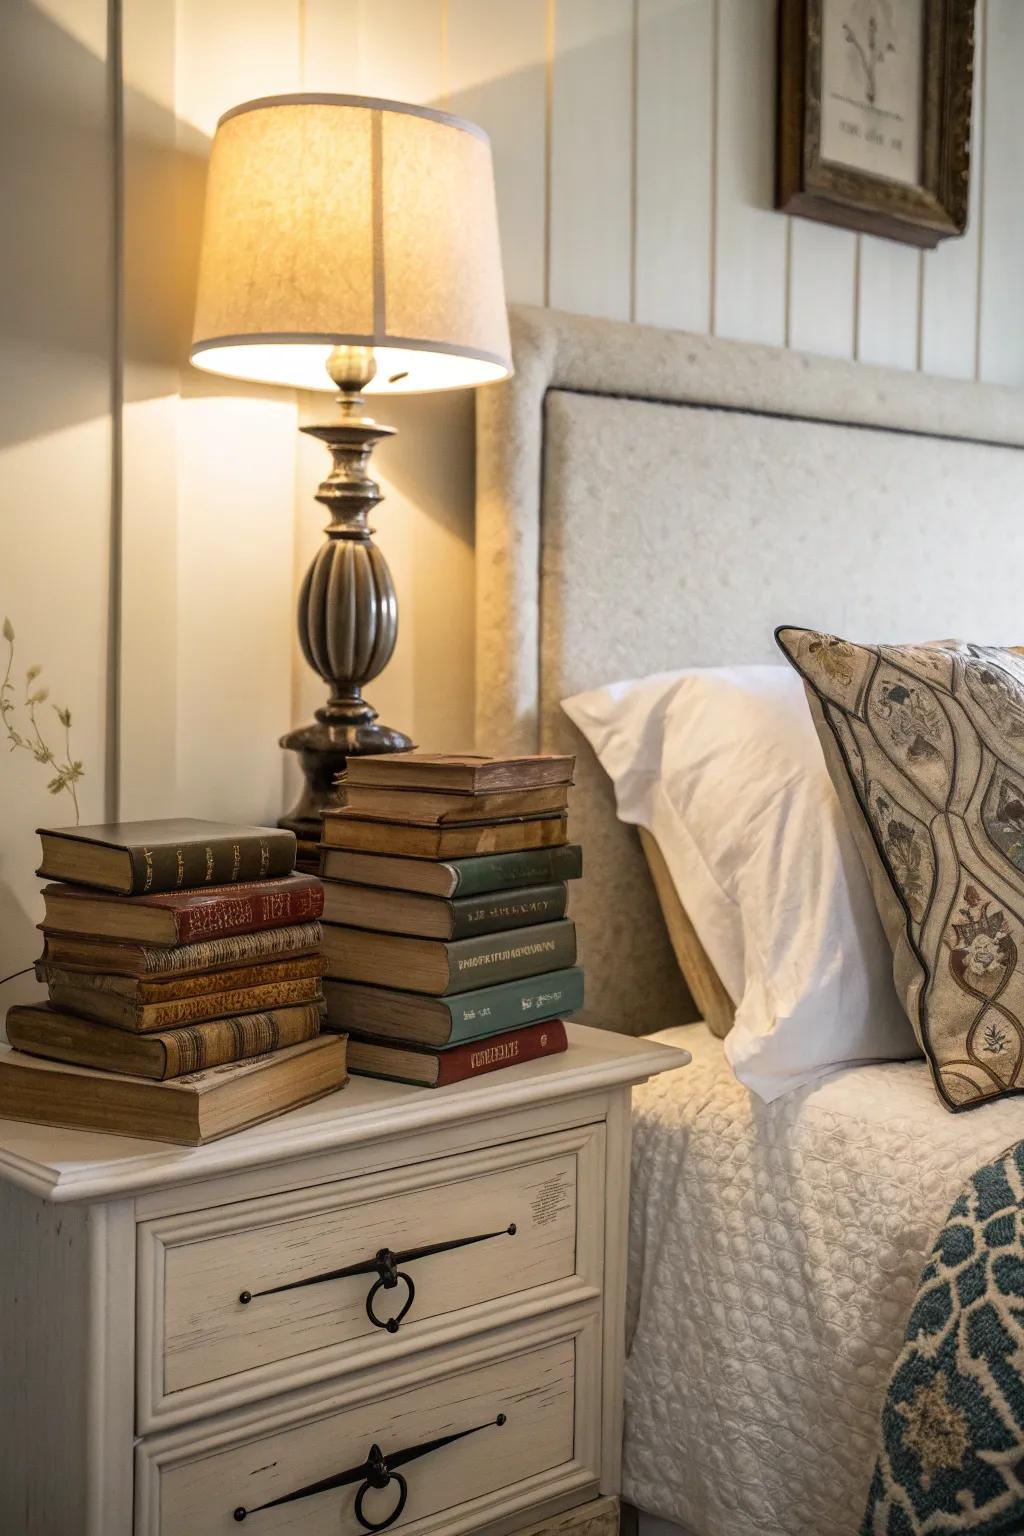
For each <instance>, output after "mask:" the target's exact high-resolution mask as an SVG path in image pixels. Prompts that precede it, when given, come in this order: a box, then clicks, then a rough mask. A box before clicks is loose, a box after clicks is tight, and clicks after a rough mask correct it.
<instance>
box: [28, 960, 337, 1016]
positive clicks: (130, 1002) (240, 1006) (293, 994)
mask: <svg viewBox="0 0 1024 1536" xmlns="http://www.w3.org/2000/svg"><path fill="white" fill-rule="evenodd" d="M323 963H324V962H323V961H321V966H322V965H323ZM254 969H255V968H254ZM215 974H216V975H219V976H224V975H229V974H230V972H225V971H219V972H216V973H215ZM257 974H258V972H257ZM37 975H38V976H39V979H40V980H41V981H45V982H46V985H47V988H48V990H49V994H50V1001H51V1003H54V1004H56V1006H57V1007H58V1008H66V1009H67V1011H68V1012H69V1013H77V1014H80V1015H81V1017H82V1018H84V1019H96V1020H97V1021H98V1022H99V1023H101V1024H112V1025H113V1026H114V1028H115V1029H130V1030H134V1031H135V1033H136V1034H147V1033H148V1032H149V1031H151V1030H154V1029H176V1028H178V1027H179V1026H184V1025H188V1024H201V1023H202V1022H203V1020H204V1019H226V1018H232V1017H234V1016H235V1015H237V1014H242V1013H265V1012H266V1011H267V1009H270V1008H294V1007H298V1006H300V1005H301V1004H304V1003H319V1002H322V1000H323V986H322V984H321V981H320V977H319V975H315V976H307V977H298V978H296V979H295V980H293V981H272V982H269V983H268V984H267V985H266V986H255V987H253V986H243V987H227V988H225V989H224V990H223V991H218V992H201V993H199V994H198V995H196V996H189V997H173V996H168V997H164V998H161V999H159V1000H156V1001H150V1002H143V1001H142V1000H141V999H140V998H138V997H132V996H127V995H126V994H124V993H123V992H117V991H113V990H111V989H110V988H104V987H90V986H82V985H81V982H82V981H83V980H87V979H90V978H87V977H86V976H85V975H84V974H83V973H82V972H80V971H68V970H65V969H64V968H63V967H62V966H57V965H53V966H48V965H44V964H40V965H39V966H38V967H37ZM100 979H101V980H105V979H107V978H100ZM110 979H116V980H119V981H121V980H126V979H130V978H125V977H117V978H110ZM172 985H173V983H172Z"/></svg>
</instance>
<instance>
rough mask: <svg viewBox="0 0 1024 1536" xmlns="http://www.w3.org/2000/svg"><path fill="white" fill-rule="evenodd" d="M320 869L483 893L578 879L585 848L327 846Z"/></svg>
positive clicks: (402, 887) (404, 887) (440, 892)
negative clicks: (442, 855)
mask: <svg viewBox="0 0 1024 1536" xmlns="http://www.w3.org/2000/svg"><path fill="white" fill-rule="evenodd" d="M320 873H321V874H322V875H323V877H324V879H325V880H346V881H349V882H350V883H351V884H353V885H376V886H384V887H385V888H386V889H388V890H392V891H415V892H418V893H419V894H420V895H424V896H443V897H447V898H449V899H450V898H452V897H455V896H483V895H487V894H489V893H490V892H492V891H508V890H514V889H516V888H517V887H520V886H526V885H554V884H556V883H557V882H559V881H562V880H578V879H579V878H580V876H581V874H582V873H583V851H582V849H581V848H580V846H579V844H578V843H563V844H561V845H560V846H558V847H556V848H529V849H526V850H525V851H522V852H517V853H487V854H480V855H478V856H477V857H476V858H472V859H451V860H446V861H443V862H439V861H437V860H434V859H407V858H402V857H401V856H399V855H397V854H389V853H356V852H353V851H350V850H349V849H347V848H324V849H323V859H322V864H321V870H320Z"/></svg>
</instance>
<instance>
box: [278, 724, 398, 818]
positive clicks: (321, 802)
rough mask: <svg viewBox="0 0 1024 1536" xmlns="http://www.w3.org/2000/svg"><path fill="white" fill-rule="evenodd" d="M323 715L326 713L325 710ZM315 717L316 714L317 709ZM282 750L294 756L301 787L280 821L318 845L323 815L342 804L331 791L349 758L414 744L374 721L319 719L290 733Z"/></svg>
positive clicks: (285, 737) (390, 750)
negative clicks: (301, 775)
mask: <svg viewBox="0 0 1024 1536" xmlns="http://www.w3.org/2000/svg"><path fill="white" fill-rule="evenodd" d="M324 713H325V714H326V711H324ZM317 714H318V716H319V714H320V711H319V710H318V711H317ZM280 745H281V746H282V747H287V748H288V749H289V750H290V751H292V752H295V753H296V754H297V755H298V759H299V764H300V766H301V768H302V773H303V777H304V779H305V781H306V782H305V784H304V785H303V787H302V791H301V793H300V795H299V798H298V799H297V800H296V802H295V804H294V805H293V806H292V808H291V810H290V811H289V812H288V814H287V815H286V816H282V817H281V819H280V821H279V822H278V826H279V827H286V828H287V829H288V831H289V832H294V833H295V836H296V837H298V838H300V839H301V840H303V841H304V842H307V843H309V842H316V843H319V841H320V830H321V829H320V824H321V821H322V819H323V815H324V812H325V811H336V810H337V809H338V806H339V804H340V801H339V798H338V791H337V789H336V787H335V784H336V781H337V777H338V774H339V773H344V771H345V767H346V765H347V763H348V760H349V758H350V757H365V756H367V755H368V754H369V753H371V752H411V751H412V749H413V742H412V741H410V739H409V737H408V736H405V735H403V733H402V732H401V731H393V730H391V728H390V726H386V725H378V724H377V722H376V720H372V719H371V720H362V721H359V722H358V723H356V724H352V723H349V722H338V721H333V722H332V721H330V720H321V719H319V718H318V719H317V722H316V724H315V725H303V726H300V727H299V729H298V730H295V731H289V732H288V734H287V736H282V737H281V740H280Z"/></svg>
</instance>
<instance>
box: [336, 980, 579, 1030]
mask: <svg viewBox="0 0 1024 1536" xmlns="http://www.w3.org/2000/svg"><path fill="white" fill-rule="evenodd" d="M324 995H325V997H326V999H327V1024H326V1025H325V1028H327V1029H335V1030H344V1031H348V1030H352V1031H353V1032H355V1033H357V1034H368V1035H377V1036H379V1037H380V1038H381V1039H388V1040H404V1041H406V1042H408V1043H410V1044H413V1045H433V1046H439V1047H442V1048H443V1047H445V1046H449V1045H461V1044H462V1043H463V1042H464V1041H467V1040H481V1039H483V1038H484V1037H485V1036H487V1035H496V1034H501V1033H502V1032H503V1031H504V1030H507V1029H518V1028H519V1027H520V1025H523V1024H536V1023H539V1022H540V1021H541V1020H543V1019H556V1018H558V1019H560V1018H564V1017H565V1016H566V1014H570V1013H576V1012H577V1011H578V1010H579V1009H580V1008H582V1007H583V972H582V971H581V970H580V969H579V967H578V966H569V967H567V968H566V969H565V970H561V971H548V972H546V973H545V974H544V975H543V976H530V977H528V978H527V980H525V981H506V982H501V983H499V984H498V985H497V986H494V987H480V988H478V989H477V990H476V991H474V992H457V993H454V994H452V995H451V996H448V997H424V996H422V995H421V994H420V993H418V992H400V991H398V990H397V989H395V988H392V987H370V986H366V985H364V984H361V983H359V982H352V981H330V980H327V981H325V982H324Z"/></svg>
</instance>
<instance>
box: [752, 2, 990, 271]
mask: <svg viewBox="0 0 1024 1536" xmlns="http://www.w3.org/2000/svg"><path fill="white" fill-rule="evenodd" d="M974 13H975V0H779V33H778V42H779V76H778V142H777V146H776V207H777V208H780V209H782V210H783V211H784V212H786V213H794V214H799V215H801V216H802V217H804V218H809V219H819V220H822V221H824V222H825V223H828V224H838V225H841V226H842V227H843V228H845V229H855V230H862V231H864V232H865V233H867V234H872V235H884V236H887V237H888V238H889V239H892V240H901V241H904V242H905V243H906V244H909V245H916V246H925V247H929V248H930V247H934V246H936V245H937V244H938V243H939V241H940V240H945V239H947V238H949V237H950V236H954V235H962V234H963V232H964V230H965V229H966V227H967V200H968V189H969V182H970V137H971V99H972V89H973V74H974ZM901 29H902V30H901ZM823 93H824V95H823ZM915 108H916V111H915Z"/></svg>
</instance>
